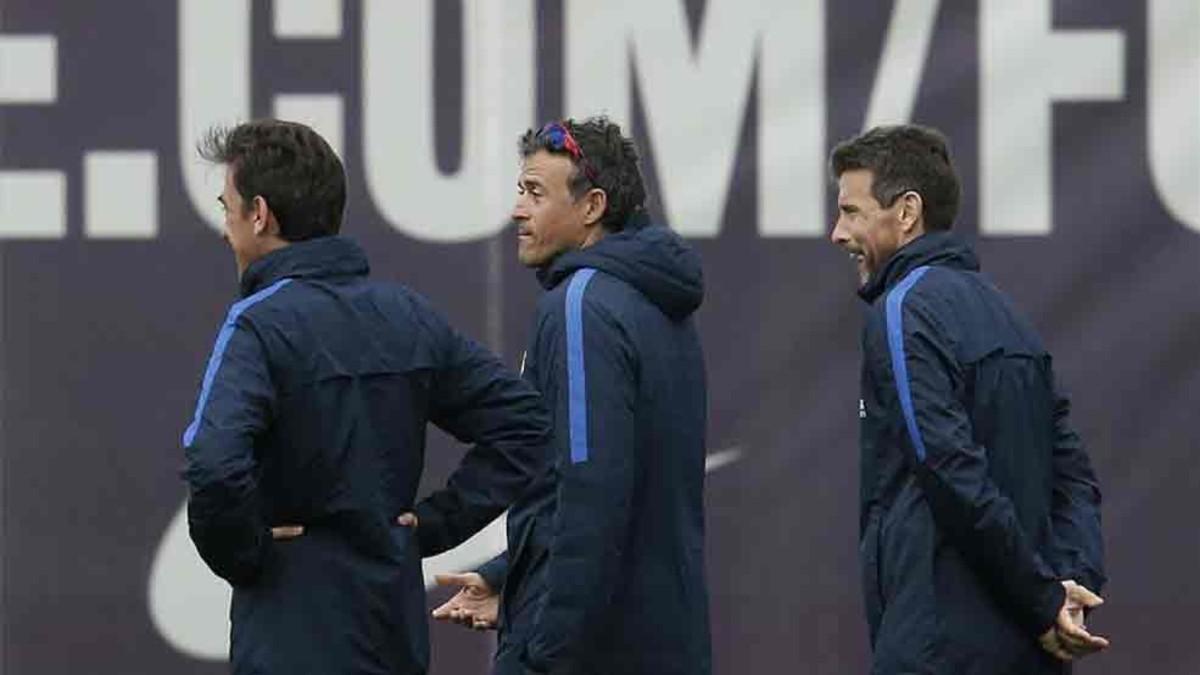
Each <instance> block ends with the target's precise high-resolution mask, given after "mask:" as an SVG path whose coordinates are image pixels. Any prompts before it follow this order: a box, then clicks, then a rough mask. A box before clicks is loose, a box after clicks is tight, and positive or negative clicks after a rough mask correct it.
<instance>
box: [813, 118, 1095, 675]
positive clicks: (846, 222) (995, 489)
mask: <svg viewBox="0 0 1200 675" xmlns="http://www.w3.org/2000/svg"><path fill="white" fill-rule="evenodd" d="M830 163H831V168H832V173H833V176H834V177H835V178H836V180H837V184H838V211H839V213H838V219H837V223H836V225H835V227H834V229H833V232H832V235H831V239H832V240H833V242H834V243H835V244H837V245H838V246H841V247H842V248H843V249H845V250H846V251H848V252H849V253H850V257H851V258H852V259H853V261H854V263H855V265H856V266H857V269H858V273H859V281H860V283H861V285H860V288H859V291H858V292H859V295H860V296H861V297H862V298H863V300H865V301H866V302H868V303H869V304H870V309H869V311H868V312H867V314H866V323H865V326H864V329H863V336H862V350H863V364H862V404H861V414H860V417H861V444H862V447H861V462H862V466H861V521H860V552H861V563H862V575H863V588H864V595H865V600H866V609H867V618H868V622H869V624H870V634H871V644H872V647H873V651H874V655H873V659H872V670H871V672H872V673H875V674H877V675H883V674H891V673H896V674H899V673H939V674H946V675H984V674H1006V675H1037V674H1038V673H1045V674H1050V673H1062V672H1065V671H1066V670H1067V669H1068V666H1067V665H1066V663H1065V662H1066V661H1070V660H1071V659H1074V658H1077V657H1079V656H1082V655H1085V654H1088V653H1091V652H1094V651H1096V650H1099V649H1103V648H1104V647H1106V646H1107V644H1108V643H1107V641H1106V640H1105V639H1104V638H1101V637H1098V636H1093V635H1091V634H1089V633H1088V632H1087V630H1086V629H1085V627H1084V626H1083V617H1084V611H1085V609H1087V608H1091V607H1094V606H1096V605H1098V604H1099V603H1100V602H1101V600H1100V598H1099V597H1098V596H1096V595H1095V594H1093V593H1092V590H1096V591H1098V590H1100V587H1101V586H1102V585H1103V583H1104V581H1105V577H1104V564H1103V549H1102V542H1101V536H1100V490H1099V486H1098V483H1097V481H1096V477H1095V474H1094V473H1093V471H1092V468H1091V463H1090V461H1089V460H1088V456H1087V454H1086V453H1085V451H1084V448H1083V444H1082V442H1081V440H1080V438H1079V436H1078V434H1076V433H1075V431H1074V430H1073V429H1072V427H1071V425H1070V423H1069V420H1068V413H1069V409H1070V404H1069V402H1068V400H1067V398H1066V397H1065V396H1064V395H1063V394H1062V393H1060V392H1059V390H1058V388H1057V386H1056V383H1055V377H1054V372H1053V368H1052V365H1051V358H1050V355H1049V354H1048V353H1047V351H1046V348H1045V347H1044V346H1043V344H1042V342H1041V340H1040V339H1039V338H1038V336H1037V334H1036V333H1035V332H1034V330H1033V328H1032V327H1031V326H1030V324H1029V322H1028V321H1026V319H1025V318H1024V317H1023V316H1021V315H1020V314H1019V313H1017V311H1016V310H1015V309H1014V308H1013V306H1012V303H1011V302H1010V300H1009V299H1008V298H1007V297H1006V296H1005V295H1004V294H1002V293H1001V292H1000V291H999V290H997V288H996V287H995V286H994V285H993V284H992V282H991V281H990V280H989V279H988V278H987V277H985V276H984V275H982V274H981V273H980V272H979V262H978V260H977V258H976V257H975V254H974V252H973V251H972V250H971V248H970V247H969V246H968V245H967V244H966V243H964V242H963V241H962V240H961V239H959V238H958V237H956V236H955V235H954V234H952V233H951V232H950V231H949V230H950V227H951V225H952V223H953V221H954V218H955V215H956V213H957V210H958V202H959V181H958V177H957V176H956V175H955V172H954V169H953V167H952V165H951V162H950V157H949V152H948V150H947V147H946V141H945V139H944V138H943V136H942V135H941V134H940V133H938V132H936V131H934V130H932V129H927V128H923V127H918V126H895V127H879V128H875V129H872V130H870V131H868V132H866V133H865V134H863V135H861V136H858V137H855V138H852V139H849V140H847V141H844V142H843V143H841V144H839V145H838V146H837V147H836V148H835V149H834V151H833V154H832V157H831V162H830ZM1015 198H1019V196H1017V197H1015Z"/></svg>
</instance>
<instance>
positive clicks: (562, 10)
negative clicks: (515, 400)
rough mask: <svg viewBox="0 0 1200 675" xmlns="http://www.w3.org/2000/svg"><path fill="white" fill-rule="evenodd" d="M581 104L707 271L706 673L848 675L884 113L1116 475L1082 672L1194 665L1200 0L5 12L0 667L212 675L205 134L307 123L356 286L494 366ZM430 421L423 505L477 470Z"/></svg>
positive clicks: (15, 674) (1199, 487) (188, 0)
mask: <svg viewBox="0 0 1200 675" xmlns="http://www.w3.org/2000/svg"><path fill="white" fill-rule="evenodd" d="M598 113H603V114H607V115H609V116H610V117H612V118H613V119H615V120H618V121H620V122H621V123H622V124H623V125H625V126H626V127H627V128H628V129H629V130H631V131H632V133H633V135H634V137H635V139H636V140H637V142H638V144H639V146H640V148H641V151H642V155H643V169H644V171H645V173H646V176H647V178H648V181H649V184H650V188H651V191H652V194H653V205H652V211H653V214H654V216H655V217H656V218H657V219H659V220H661V221H664V222H666V223H668V224H669V225H670V226H671V227H673V228H675V229H676V230H677V231H679V232H680V233H682V234H683V235H685V236H686V237H688V238H689V240H690V241H691V242H692V243H693V245H694V246H696V247H697V249H698V250H699V251H700V253H701V254H702V256H703V259H704V264H705V276H706V288H707V295H706V300H705V303H704V306H703V307H702V308H701V310H700V313H699V315H698V317H699V318H698V321H699V325H700V328H701V333H702V338H703V341H704V348H705V352H706V358H707V363H708V381H709V384H710V397H709V399H710V407H709V413H710V414H709V419H710V422H709V429H708V436H709V439H710V448H709V453H710V457H709V463H708V467H709V470H710V471H709V474H708V482H707V486H706V497H707V527H708V542H707V552H708V553H707V555H708V574H709V583H710V591H711V597H712V632H713V638H714V647H713V649H714V670H715V672H716V673H821V674H830V675H832V674H842V673H858V672H864V671H865V670H866V668H867V663H868V659H869V645H868V642H867V637H866V627H865V622H864V619H863V611H862V603H861V600H860V594H859V588H858V578H859V575H858V572H857V528H858V506H857V501H858V473H857V471H858V469H857V465H858V456H857V453H858V447H857V439H858V430H857V425H858V410H859V408H858V406H859V394H858V363H859V356H860V354H859V328H860V322H861V318H862V313H863V309H864V305H863V304H862V302H861V301H860V300H859V299H858V298H857V297H856V296H855V293H854V290H855V288H854V287H855V280H856V277H855V273H854V270H853V268H852V266H851V264H850V263H849V262H848V261H847V260H846V256H845V254H844V253H843V252H841V251H840V250H839V249H837V248H835V247H834V246H832V245H831V244H830V242H829V241H828V234H829V230H830V226H831V223H832V221H833V218H834V208H833V207H834V192H833V190H832V189H831V182H830V179H829V176H828V171H827V168H826V162H827V157H828V153H829V149H830V148H831V147H832V145H833V144H834V143H835V142H837V141H838V140H840V139H842V138H845V137H847V136H850V135H853V134H856V133H858V132H860V131H862V130H864V129H866V128H868V127H870V126H873V125H876V124H881V123H894V122H906V121H913V122H919V123H922V124H927V125H932V126H935V127H937V128H939V129H941V130H943V131H944V132H945V133H946V134H947V135H948V137H949V138H950V140H951V142H952V151H953V154H954V157H955V160H956V163H957V168H958V170H959V172H960V174H961V176H962V178H963V185H964V202H963V208H962V212H961V215H960V217H959V220H958V223H957V225H956V228H957V230H958V231H960V232H962V233H963V234H964V235H966V236H967V237H968V238H969V239H970V240H971V241H972V242H973V243H974V244H975V245H976V247H977V249H978V252H979V254H980V257H981V258H982V261H983V267H984V271H985V272H987V273H988V274H990V275H991V276H992V277H993V278H994V279H995V280H996V282H997V283H998V284H999V285H1000V286H1001V287H1002V288H1004V289H1005V290H1006V291H1007V292H1008V293H1009V294H1010V295H1011V296H1012V297H1013V298H1014V300H1015V302H1016V303H1017V304H1018V305H1019V306H1020V307H1022V308H1023V309H1024V310H1025V311H1026V312H1027V313H1028V315H1029V316H1030V318H1031V320H1032V322H1033V324H1034V325H1035V326H1036V327H1037V329H1038V330H1039V331H1040V332H1041V334H1042V335H1043V337H1044V338H1045V341H1046V343H1047V344H1048V346H1049V347H1050V349H1051V351H1052V352H1053V353H1054V355H1055V365H1056V369H1057V371H1058V373H1059V375H1060V377H1061V379H1062V381H1063V383H1064V385H1065V387H1066V389H1067V390H1068V391H1069V392H1070V393H1071V394H1072V395H1073V398H1074V404H1075V405H1074V411H1073V416H1074V417H1073V419H1074V422H1075V424H1076V426H1077V427H1078V428H1079V429H1080V430H1081V432H1082V434H1083V436H1084V438H1085V439H1086V441H1087V443H1088V446H1089V448H1090V452H1091V455H1092V458H1093V461H1094V463H1095V466H1096V468H1097V472H1098V474H1099V476H1100V480H1101V483H1102V487H1103V492H1104V499H1105V501H1104V509H1103V515H1104V531H1105V538H1106V547H1107V555H1108V572H1109V577H1110V584H1109V586H1108V587H1107V588H1106V589H1105V592H1104V595H1105V597H1106V599H1107V603H1106V605H1105V606H1104V608H1103V609H1102V610H1100V611H1099V612H1098V613H1096V614H1095V615H1094V616H1093V618H1092V620H1091V625H1093V626H1095V628H1096V629H1097V631H1098V632H1100V633H1101V634H1104V635H1107V636H1109V637H1111V638H1112V640H1113V646H1112V648H1111V649H1110V650H1109V651H1108V652H1107V653H1105V654H1102V655H1099V656H1096V657H1093V658H1091V659H1089V660H1088V661H1085V662H1084V663H1083V664H1081V665H1080V666H1079V667H1078V672H1086V673H1112V674H1122V675H1123V674H1125V673H1131V672H1141V671H1142V670H1144V669H1145V668H1146V667H1151V668H1153V670H1154V672H1156V673H1163V674H1170V673H1177V674H1180V675H1183V674H1190V673H1196V672H1200V641H1197V640H1195V639H1194V638H1193V636H1192V633H1193V626H1194V621H1193V619H1194V617H1195V616H1196V614H1197V611H1200V583H1198V582H1197V570H1198V569H1200V526H1198V525H1197V524H1196V518H1195V513H1196V507H1197V499H1198V498H1197V496H1196V495H1197V494H1198V493H1200V433H1198V432H1197V430H1196V409H1197V404H1198V403H1200V284H1198V281H1197V269H1198V263H1200V4H1198V3H1197V2H1196V0H975V1H974V2H959V1H945V2H941V1H939V0H836V1H835V0H755V1H750V0H637V1H634V0H611V1H605V2H596V1H594V0H593V1H584V0H503V2H501V1H500V0H437V1H436V2H435V1H434V0H273V1H271V0H170V1H168V0H163V1H156V2H134V1H132V0H110V1H108V2H94V3H87V2H74V1H68V0H3V1H2V2H0V320H2V324H0V392H2V396H3V398H2V405H0V579H2V602H0V664H2V668H0V670H2V671H3V673H5V674H12V675H51V674H56V675H57V674H67V673H70V674H72V675H74V674H76V673H80V672H93V673H123V674H125V673H128V674H134V673H147V674H151V673H153V674H158V673H196V674H215V673H220V672H224V671H225V669H226V668H227V666H226V665H225V662H224V661H225V654H226V649H227V643H228V603H229V591H228V587H227V586H225V585H224V583H223V582H221V581H220V580H219V579H217V578H216V577H214V576H213V575H212V574H211V573H209V572H208V571H207V569H206V568H204V567H203V565H202V563H201V562H200V561H199V559H198V558H197V556H196V555H195V552H194V550H193V549H192V547H191V543H190V542H189V541H188V539H187V534H186V525H185V523H184V521H183V511H182V509H183V504H184V498H185V489H184V484H183V482H182V481H181V479H180V477H179V469H180V467H181V465H182V460H183V453H182V449H181V447H180V440H179V439H180V435H181V433H182V431H183V429H184V427H185V426H186V424H187V422H188V420H189V419H190V416H191V414H192V410H193V406H194V403H195V397H196V394H197V390H198V387H199V381H200V377H201V374H202V372H203V368H204V364H205V361H206V359H207V357H208V352H209V350H210V348H211V346H212V341H213V339H214V337H215V335H216V332H217V329H218V328H219V326H220V322H221V319H222V317H223V316H224V314H225V311H226V309H227V307H228V306H229V304H230V303H232V302H233V301H234V300H235V299H236V297H235V296H236V278H235V277H236V272H235V268H234V264H233V258H232V255H231V253H230V251H229V249H228V247H227V246H226V245H225V244H224V242H222V240H221V239H220V236H219V233H220V210H219V205H218V203H217V201H216V196H217V195H218V194H219V192H220V181H221V178H222V172H221V170H220V168H219V167H216V168H214V167H212V166H210V165H207V164H205V163H204V162H202V161H200V159H199V158H198V156H197V153H196V150H195V145H196V142H197V140H198V139H199V137H200V135H201V134H202V133H203V132H204V131H205V130H206V129H208V128H210V127H211V126H212V125H214V124H222V123H232V122H237V121H241V120H246V119H251V118H256V117H283V118H289V119H295V120H299V121H303V122H306V123H309V124H311V125H313V126H314V127H315V128H317V129H318V130H319V131H320V132H321V133H322V134H324V135H325V136H326V138H328V139H329V140H330V142H331V144H332V145H333V146H334V147H335V149H336V150H337V151H338V152H339V153H340V154H341V156H342V158H343V159H344V161H345V164H346V167H347V172H348V176H349V181H350V192H349V204H348V208H347V214H346V220H345V226H344V233H345V234H347V235H349V236H351V237H353V238H355V239H356V240H357V241H359V242H360V243H361V244H362V245H363V246H364V248H365V249H366V251H367V253H368V255H369V256H370V258H371V264H372V269H373V274H374V275H375V276H376V277H379V278H385V279H393V280H398V281H401V282H403V283H405V284H408V285H409V286H411V287H413V288H415V289H416V290H418V291H419V292H421V293H423V294H424V295H426V296H428V297H429V298H431V299H432V300H433V302H434V303H435V304H437V305H438V306H439V307H441V308H442V309H443V310H444V311H445V312H446V313H447V314H448V315H449V316H450V318H451V319H452V320H453V321H454V322H455V323H456V324H457V325H458V326H460V327H461V328H462V329H463V330H464V331H465V332H467V333H469V334H471V335H473V336H475V337H476V338H478V339H479V340H481V341H482V342H484V343H486V344H487V345H488V346H490V347H491V348H492V349H493V350H495V351H496V352H497V353H499V354H500V355H501V356H502V357H503V358H504V359H505V361H506V362H508V363H509V364H511V365H512V366H513V367H516V366H517V365H518V363H519V362H520V358H521V353H522V351H523V349H524V346H525V342H526V340H527V339H528V338H529V332H530V327H531V326H530V321H531V318H532V313H533V307H534V303H535V301H536V299H537V296H538V294H539V292H540V288H539V287H538V285H537V284H536V282H535V280H534V278H533V275H532V274H531V272H530V271H529V270H526V269H524V268H522V267H521V266H520V265H519V264H518V263H517V261H516V239H515V234H514V231H513V229H512V228H511V227H509V226H508V222H509V219H508V212H509V208H510V206H511V203H512V201H513V199H514V197H515V179H516V175H517V170H518V164H519V161H518V159H519V158H518V156H517V152H516V139H517V137H518V136H519V135H520V133H521V132H523V131H524V130H525V129H526V128H529V127H531V126H536V125H539V124H540V123H541V122H543V121H546V120H549V119H555V118H560V117H564V116H586V115H592V114H598ZM431 433H432V434H433V436H434V438H433V439H432V442H431V443H430V447H429V454H428V460H427V475H426V476H425V478H424V483H423V489H424V490H426V491H427V490H429V489H430V488H431V487H432V486H434V485H437V484H439V483H440V482H441V481H442V480H444V479H445V477H446V476H447V474H448V472H449V471H450V469H451V467H452V466H453V465H454V464H455V463H456V462H457V460H458V458H459V456H461V453H462V451H463V449H462V448H461V447H459V446H457V445H456V444H455V443H454V442H453V441H452V439H449V438H448V437H444V436H442V435H440V433H438V432H431ZM503 539H504V537H503V530H502V527H501V524H500V523H497V524H494V525H493V526H492V527H491V528H489V529H488V530H486V531H484V532H483V533H481V534H480V535H478V536H477V537H476V538H475V539H473V540H472V541H470V542H468V544H466V545H464V546H463V547H461V548H460V549H457V550H455V551H453V552H451V553H449V554H446V555H445V556H444V557H442V558H439V559H435V560H431V561H427V564H426V571H427V573H432V572H433V571H436V570H445V571H449V570H457V569H464V568H468V567H470V566H472V565H474V564H477V563H478V562H479V561H481V560H483V559H485V558H486V557H488V556H489V555H490V554H491V553H494V552H495V551H498V550H499V549H500V548H501V547H502V546H503V543H504V542H503ZM445 597H446V594H445V593H444V592H442V591H440V590H436V589H435V590H431V592H430V596H429V604H430V607H433V606H436V604H438V603H439V602H440V601H441V600H443V599H444V598H445ZM431 633H432V642H433V644H432V650H433V666H432V672H433V673H435V674H437V675H451V674H458V673H482V672H485V669H486V667H487V664H488V661H489V658H490V653H491V649H492V640H493V638H492V637H491V636H489V635H488V634H483V633H475V632H470V631H467V630H464V629H460V628H458V627H455V626H446V625H436V626H433V627H432V630H431Z"/></svg>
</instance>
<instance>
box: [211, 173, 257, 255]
mask: <svg viewBox="0 0 1200 675" xmlns="http://www.w3.org/2000/svg"><path fill="white" fill-rule="evenodd" d="M233 172H234V169H233V167H231V166H226V167H225V189H224V190H222V191H221V196H220V197H218V198H217V199H218V201H220V202H221V208H222V210H224V212H225V228H224V230H223V231H222V232H221V236H222V238H223V239H225V241H226V242H228V243H229V247H230V248H232V249H233V257H234V258H235V259H236V260H237V270H238V276H239V277H241V276H242V273H243V272H245V271H246V268H247V267H249V266H250V263H252V262H254V261H255V260H257V259H258V258H259V257H260V255H261V254H260V253H259V246H258V237H256V236H255V233H254V210H253V209H252V208H250V205H249V204H247V203H246V201H245V200H244V199H242V195H241V193H239V192H238V190H237V186H235V185H234V184H233Z"/></svg>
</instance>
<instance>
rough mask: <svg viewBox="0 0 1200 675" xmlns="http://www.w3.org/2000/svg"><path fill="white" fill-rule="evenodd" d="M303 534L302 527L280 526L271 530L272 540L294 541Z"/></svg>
mask: <svg viewBox="0 0 1200 675" xmlns="http://www.w3.org/2000/svg"><path fill="white" fill-rule="evenodd" d="M302 534H304V526H303V525H280V526H278V527H272V528H271V538H272V539H294V538H296V537H299V536H300V535H302Z"/></svg>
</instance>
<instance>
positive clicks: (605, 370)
mask: <svg viewBox="0 0 1200 675" xmlns="http://www.w3.org/2000/svg"><path fill="white" fill-rule="evenodd" d="M520 152H521V156H522V160H523V161H522V166H521V175H520V178H519V180H518V183H517V191H518V197H517V202H516V205H515V206H514V208H513V212H512V217H513V220H515V221H516V225H517V255H518V258H519V259H520V261H521V263H522V264H524V265H526V266H528V267H532V268H534V269H535V270H536V271H537V276H538V279H539V280H540V281H541V283H542V286H543V287H544V288H545V289H546V293H545V294H544V295H543V296H542V298H541V300H540V301H539V303H538V307H537V316H536V317H535V320H534V335H533V339H532V342H531V344H530V347H529V350H528V352H527V358H526V364H527V366H526V371H525V376H526V377H527V378H529V379H530V381H532V382H533V383H534V384H535V385H536V386H537V387H538V389H539V390H540V391H541V392H542V394H543V395H544V396H545V398H546V402H547V405H549V406H550V407H551V409H552V412H553V419H554V440H553V445H554V447H555V452H556V453H557V468H556V471H555V472H553V473H552V474H550V475H547V476H545V479H544V480H541V481H539V482H537V483H536V484H535V486H534V487H533V488H531V490H530V491H529V492H527V493H526V494H525V495H524V496H522V498H521V500H520V501H519V502H518V503H517V504H516V505H515V506H514V507H513V509H512V511H511V512H510V515H509V521H508V522H509V528H508V551H507V555H505V556H501V557H500V558H498V559H496V560H494V561H492V562H491V563H489V564H488V565H486V566H485V567H484V568H483V569H482V570H480V571H479V572H478V573H468V574H465V575H454V576H451V577H448V578H446V579H443V581H445V582H450V583H454V584H457V585H462V586H464V588H463V590H462V591H460V592H459V594H458V595H457V596H455V597H454V598H452V599H451V600H450V602H448V603H447V604H446V605H444V606H443V607H440V608H438V610H435V616H437V617H439V618H448V619H453V620H456V621H459V622H461V623H465V624H468V625H473V626H476V627H488V626H490V625H491V624H492V623H493V622H494V621H495V620H496V617H495V614H496V607H495V605H496V593H497V592H499V591H500V590H501V589H502V595H503V597H502V599H501V600H500V603H499V604H500V607H499V623H500V629H501V634H500V643H499V647H498V650H497V655H496V662H495V666H494V671H493V672H494V673H496V674H498V675H508V674H516V673H555V674H563V675H574V674H580V675H583V674H596V675H601V674H603V675H613V674H615V673H621V674H622V675H641V674H645V675H673V674H677V675H706V674H707V673H709V672H710V670H711V665H710V644H709V642H710V640H709V626H708V594H707V589H706V585H705V581H704V501H703V488H704V458H705V441H704V439H705V417H706V410H705V408H706V394H705V375H704V359H703V355H702V353H701V350H700V342H699V338H698V336H697V333H696V329H695V326H694V324H693V320H692V318H691V317H692V314H693V313H694V312H695V311H696V309H697V308H698V307H699V306H700V302H701V300H702V299H703V280H702V275H701V269H700V261H699V259H698V257H697V256H696V254H695V253H694V252H692V250H691V249H690V248H689V247H688V246H687V245H686V244H685V243H684V242H683V240H682V239H680V238H679V237H678V236H677V235H675V234H674V233H673V232H671V231H670V230H669V229H667V228H665V227H661V226H654V225H651V224H650V223H649V222H648V220H647V217H646V214H645V212H644V203H645V199H646V190H645V188H644V187H643V183H642V177H641V173H640V171H639V169H638V157H637V151H636V149H635V148H634V145H633V142H632V141H631V140H630V139H629V138H627V137H625V136H624V135H623V134H622V133H621V129H620V127H618V126H617V125H616V124H614V123H612V122H610V121H609V120H607V119H604V118H590V119H586V120H583V121H578V122H577V121H574V120H566V121H563V122H552V123H550V124H547V125H546V126H544V127H542V128H541V129H538V130H530V131H528V132H527V133H526V134H525V135H524V136H523V137H522V138H521V141H520ZM417 515H418V517H419V520H420V523H421V524H420V526H419V527H418V533H419V536H422V535H421V533H424V532H426V527H425V524H426V523H427V522H431V521H430V520H429V519H427V518H426V516H425V514H423V513H422V511H421V509H420V508H418V511H417ZM435 529H436V528H435ZM422 541H423V538H422Z"/></svg>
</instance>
